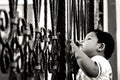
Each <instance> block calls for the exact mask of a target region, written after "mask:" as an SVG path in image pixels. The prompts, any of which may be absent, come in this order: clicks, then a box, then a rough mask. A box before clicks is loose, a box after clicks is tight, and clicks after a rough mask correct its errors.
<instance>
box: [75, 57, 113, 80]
mask: <svg viewBox="0 0 120 80" xmlns="http://www.w3.org/2000/svg"><path fill="white" fill-rule="evenodd" d="M91 59H92V60H93V61H94V62H95V63H96V64H97V65H98V67H99V74H98V76H97V77H96V78H91V77H88V76H87V75H86V74H85V73H84V72H83V71H82V70H81V69H79V72H78V74H77V80H112V68H111V65H110V63H109V61H108V60H106V59H105V58H104V57H102V56H99V55H97V56H94V57H92V58H91Z"/></svg>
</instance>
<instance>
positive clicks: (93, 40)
mask: <svg viewBox="0 0 120 80" xmlns="http://www.w3.org/2000/svg"><path fill="white" fill-rule="evenodd" d="M97 42H98V38H97V36H96V34H95V32H90V33H88V34H87V36H86V37H85V39H84V40H83V42H82V43H81V44H82V45H81V47H80V48H81V49H82V50H83V51H84V52H85V53H86V55H88V56H89V57H92V56H93V55H95V54H96V51H97V48H98V43H97Z"/></svg>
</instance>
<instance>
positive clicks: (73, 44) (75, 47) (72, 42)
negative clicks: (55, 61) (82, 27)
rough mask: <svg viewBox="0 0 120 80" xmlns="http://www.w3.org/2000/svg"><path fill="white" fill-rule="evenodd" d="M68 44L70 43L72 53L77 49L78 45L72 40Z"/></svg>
mask: <svg viewBox="0 0 120 80" xmlns="http://www.w3.org/2000/svg"><path fill="white" fill-rule="evenodd" d="M70 45H71V48H72V53H75V52H76V51H77V50H78V49H79V48H78V46H77V45H76V44H75V43H74V41H72V40H71V43H70Z"/></svg>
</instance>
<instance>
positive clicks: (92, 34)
mask: <svg viewBox="0 0 120 80" xmlns="http://www.w3.org/2000/svg"><path fill="white" fill-rule="evenodd" d="M88 36H91V37H97V36H96V34H95V32H90V33H88V34H87V35H86V37H88Z"/></svg>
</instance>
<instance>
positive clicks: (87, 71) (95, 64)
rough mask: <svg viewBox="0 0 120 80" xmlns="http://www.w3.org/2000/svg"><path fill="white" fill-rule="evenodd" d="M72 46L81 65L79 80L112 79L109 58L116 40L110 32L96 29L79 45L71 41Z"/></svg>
mask: <svg viewBox="0 0 120 80" xmlns="http://www.w3.org/2000/svg"><path fill="white" fill-rule="evenodd" d="M71 47H72V52H73V53H75V58H76V59H77V63H78V65H79V67H80V69H79V72H78V74H77V80H112V69H111V65H110V63H109V61H108V59H109V58H110V57H111V55H112V53H113V51H114V40H113V38H112V36H111V35H110V34H109V33H107V32H103V31H100V30H94V31H92V32H90V33H88V34H87V36H86V38H85V39H84V40H83V41H82V42H81V43H80V46H79V47H78V46H76V44H75V43H74V42H73V41H71Z"/></svg>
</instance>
